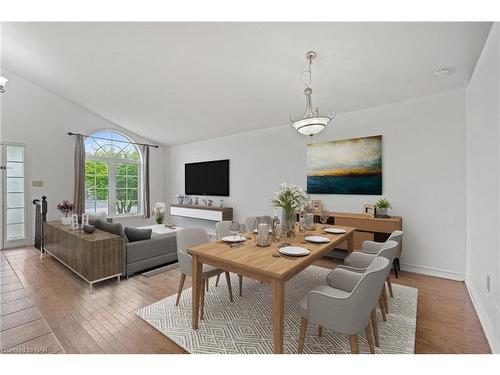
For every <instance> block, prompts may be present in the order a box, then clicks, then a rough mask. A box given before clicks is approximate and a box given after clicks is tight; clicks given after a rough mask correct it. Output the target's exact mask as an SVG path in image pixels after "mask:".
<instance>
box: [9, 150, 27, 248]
mask: <svg viewBox="0 0 500 375" xmlns="http://www.w3.org/2000/svg"><path fill="white" fill-rule="evenodd" d="M5 156H6V160H5V161H6V164H7V170H6V176H5V179H6V180H5V185H4V186H6V188H7V191H5V192H4V196H5V203H6V207H4V210H5V212H4V214H5V216H4V218H5V222H4V228H5V235H6V236H5V240H6V241H13V240H23V239H25V238H26V233H25V220H26V218H25V207H24V206H25V204H24V202H25V191H24V182H25V176H24V172H25V171H24V147H21V146H13V145H6V146H5Z"/></svg>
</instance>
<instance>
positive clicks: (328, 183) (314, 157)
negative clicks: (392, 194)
mask: <svg viewBox="0 0 500 375" xmlns="http://www.w3.org/2000/svg"><path fill="white" fill-rule="evenodd" d="M307 192H308V193H309V194H365V195H381V194H382V136H381V135H377V136H371V137H363V138H352V139H342V140H337V141H329V142H322V143H312V144H309V145H307Z"/></svg>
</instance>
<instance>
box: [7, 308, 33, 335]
mask: <svg viewBox="0 0 500 375" xmlns="http://www.w3.org/2000/svg"><path fill="white" fill-rule="evenodd" d="M38 319H42V315H41V314H40V311H38V308H36V307H31V308H29V309H24V310H21V311H17V312H15V313H12V314H9V315H5V316H2V318H1V319H0V331H5V330H7V329H11V328H14V327H17V326H20V325H23V324H26V323H29V322H32V321H34V320H38Z"/></svg>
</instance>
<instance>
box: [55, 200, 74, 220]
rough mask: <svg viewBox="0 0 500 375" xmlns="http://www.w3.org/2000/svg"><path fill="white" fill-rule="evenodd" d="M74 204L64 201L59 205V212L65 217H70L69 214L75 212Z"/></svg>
mask: <svg viewBox="0 0 500 375" xmlns="http://www.w3.org/2000/svg"><path fill="white" fill-rule="evenodd" d="M73 207H74V206H73V203H71V202H69V201H62V202H61V203H58V204H57V210H58V211H59V212H60V213H62V214H63V215H64V217H68V215H69V214H71V213H72V212H73Z"/></svg>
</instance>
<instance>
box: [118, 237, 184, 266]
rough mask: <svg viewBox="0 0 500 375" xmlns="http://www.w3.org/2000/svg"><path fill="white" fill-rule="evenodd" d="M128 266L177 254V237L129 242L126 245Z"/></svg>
mask: <svg viewBox="0 0 500 375" xmlns="http://www.w3.org/2000/svg"><path fill="white" fill-rule="evenodd" d="M126 249H127V264H130V263H135V262H138V261H142V260H144V259H148V258H154V257H158V256H161V255H165V254H171V253H175V254H177V240H176V236H163V235H161V236H157V237H153V238H151V239H150V240H144V241H135V242H129V243H127V244H126Z"/></svg>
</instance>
